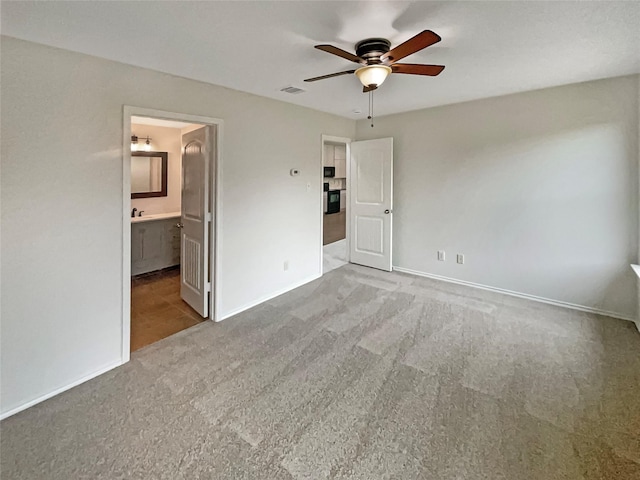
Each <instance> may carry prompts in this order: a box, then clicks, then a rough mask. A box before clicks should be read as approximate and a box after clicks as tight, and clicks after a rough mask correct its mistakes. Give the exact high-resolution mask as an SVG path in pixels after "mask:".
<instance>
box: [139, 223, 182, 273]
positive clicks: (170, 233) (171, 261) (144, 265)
mask: <svg viewBox="0 0 640 480" xmlns="http://www.w3.org/2000/svg"><path fill="white" fill-rule="evenodd" d="M136 220H137V221H132V222H131V275H140V274H141V273H148V272H153V271H154V270H161V269H163V268H168V267H173V266H175V265H180V229H179V228H178V227H177V225H176V224H177V223H178V222H180V217H179V216H175V217H168V218H167V217H164V218H145V217H142V219H136ZM141 220H144V221H141Z"/></svg>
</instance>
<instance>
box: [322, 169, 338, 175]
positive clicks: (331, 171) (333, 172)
mask: <svg viewBox="0 0 640 480" xmlns="http://www.w3.org/2000/svg"><path fill="white" fill-rule="evenodd" d="M324 176H325V177H335V176H336V167H324Z"/></svg>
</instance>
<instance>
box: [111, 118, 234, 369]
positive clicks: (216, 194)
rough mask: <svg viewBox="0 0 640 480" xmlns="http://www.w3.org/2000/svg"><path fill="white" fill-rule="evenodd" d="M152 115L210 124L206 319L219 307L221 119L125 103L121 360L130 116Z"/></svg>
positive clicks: (127, 325)
mask: <svg viewBox="0 0 640 480" xmlns="http://www.w3.org/2000/svg"><path fill="white" fill-rule="evenodd" d="M132 116H139V117H153V118H161V119H164V120H179V121H182V122H188V123H196V124H201V125H211V126H213V127H214V128H213V130H214V134H213V139H214V142H215V149H214V150H213V152H214V155H213V158H212V159H211V162H212V165H210V171H211V178H210V182H211V184H210V185H209V191H210V192H211V195H210V197H211V198H210V200H211V202H212V203H214V205H211V206H210V207H211V210H210V211H211V212H214V219H213V221H212V222H211V223H210V225H211V227H210V228H211V230H210V231H209V239H210V242H211V245H210V248H209V252H210V254H209V262H210V263H209V272H210V275H211V277H212V281H213V290H212V292H211V294H212V295H213V302H212V303H211V308H210V309H209V319H210V320H213V321H218V312H219V311H220V308H219V306H220V281H219V280H220V272H219V269H218V268H216V264H218V265H219V264H220V252H221V250H222V245H221V235H220V231H221V225H222V138H223V126H224V122H223V120H221V119H219V118H213V117H203V116H201V115H190V114H186V113H178V112H167V111H164V110H155V109H152V108H142V107H134V106H130V105H124V108H123V112H122V125H123V128H122V152H123V153H122V363H126V362H128V361H129V359H130V356H131V355H130V348H131V117H132Z"/></svg>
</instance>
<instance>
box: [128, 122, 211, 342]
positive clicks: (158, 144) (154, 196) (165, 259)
mask: <svg viewBox="0 0 640 480" xmlns="http://www.w3.org/2000/svg"><path fill="white" fill-rule="evenodd" d="M204 127H205V125H201V124H192V123H186V122H178V121H175V120H164V119H158V118H153V117H141V116H133V117H131V137H132V142H131V347H130V348H131V351H132V352H134V351H136V350H138V349H140V348H142V347H145V346H147V345H149V344H151V343H155V342H157V341H158V340H162V339H163V338H166V337H168V336H170V335H173V334H175V333H177V332H179V331H182V330H184V329H186V328H189V327H192V326H194V325H197V324H198V323H200V322H202V321H204V320H205V318H203V317H202V316H201V315H200V313H199V312H197V311H196V310H195V309H194V308H192V307H191V306H190V305H189V304H188V303H187V302H185V300H183V298H182V296H181V293H180V290H181V286H180V283H181V282H180V279H181V257H183V255H182V254H181V253H182V252H181V245H182V242H181V229H182V228H184V227H183V223H182V210H183V208H182V197H183V193H184V192H183V188H182V185H183V181H182V178H183V153H182V148H183V138H185V135H186V134H187V133H189V132H192V131H195V130H198V129H201V128H204Z"/></svg>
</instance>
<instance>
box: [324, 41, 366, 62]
mask: <svg viewBox="0 0 640 480" xmlns="http://www.w3.org/2000/svg"><path fill="white" fill-rule="evenodd" d="M315 48H317V49H318V50H322V51H323V52H327V53H333V54H334V55H337V56H339V57H342V58H346V59H347V60H351V61H352V62H354V63H362V59H361V58H360V57H356V56H355V55H354V54H353V53H349V52H346V51H344V50H342V49H341V48H338V47H334V46H333V45H316V46H315Z"/></svg>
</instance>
